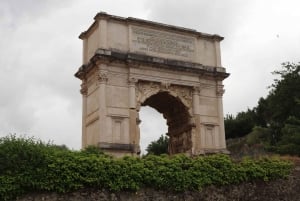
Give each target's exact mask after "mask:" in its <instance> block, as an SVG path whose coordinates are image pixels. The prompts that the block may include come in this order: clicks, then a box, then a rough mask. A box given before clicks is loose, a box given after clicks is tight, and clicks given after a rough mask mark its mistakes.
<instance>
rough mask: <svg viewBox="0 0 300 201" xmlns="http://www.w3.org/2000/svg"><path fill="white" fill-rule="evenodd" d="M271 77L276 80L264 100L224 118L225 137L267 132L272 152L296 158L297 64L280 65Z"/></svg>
mask: <svg viewBox="0 0 300 201" xmlns="http://www.w3.org/2000/svg"><path fill="white" fill-rule="evenodd" d="M273 74H274V75H276V76H279V77H278V78H276V79H274V83H273V84H272V85H271V86H270V91H269V94H268V95H267V97H266V98H260V99H259V101H258V105H257V106H256V107H254V108H253V109H248V111H246V112H239V113H238V114H237V116H236V117H233V116H232V115H228V116H227V117H226V118H225V131H226V137H227V138H235V137H241V136H244V135H246V134H248V133H249V131H250V130H253V128H254V127H255V126H259V127H262V128H268V132H269V131H270V134H268V136H269V144H270V145H271V146H270V148H271V149H272V150H274V151H276V152H279V153H286V154H298V155H299V153H300V151H299V147H300V142H299V140H300V136H299V135H300V134H299V132H300V131H299V121H300V63H298V64H294V63H289V62H288V63H283V64H282V69H281V70H278V71H274V72H273ZM262 130H264V129H262ZM257 132H260V131H259V130H256V133H257ZM260 134H262V133H257V135H258V136H260Z"/></svg>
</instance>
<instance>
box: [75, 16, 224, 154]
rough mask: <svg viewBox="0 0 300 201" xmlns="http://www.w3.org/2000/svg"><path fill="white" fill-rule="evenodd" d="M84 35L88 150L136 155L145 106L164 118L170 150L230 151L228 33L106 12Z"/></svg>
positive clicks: (81, 71) (84, 133) (78, 74)
mask: <svg viewBox="0 0 300 201" xmlns="http://www.w3.org/2000/svg"><path fill="white" fill-rule="evenodd" d="M79 38H80V39H82V40H83V65H82V66H81V67H80V68H79V69H78V71H77V72H76V74H75V76H76V77H77V78H79V79H80V80H82V84H81V90H80V92H81V94H82V99H83V101H82V102H83V105H82V107H83V109H82V147H83V148H84V147H86V146H88V145H96V146H98V147H100V148H101V149H102V150H104V151H105V152H107V153H110V154H113V155H116V156H122V155H125V154H126V155H128V154H132V155H136V154H139V153H140V147H139V143H140V130H139V123H140V120H139V110H140V108H141V106H146V105H148V106H150V107H153V108H155V109H156V110H157V111H158V112H160V113H162V114H163V117H164V118H165V119H166V120H167V125H168V133H167V135H168V136H169V153H170V154H176V153H186V154H188V155H199V154H205V153H217V152H226V144H225V132H224V120H223V103H222V95H223V93H224V89H223V84H222V81H223V80H224V79H225V78H226V77H228V75H229V74H228V73H226V71H225V68H223V67H222V65H221V56H220V41H222V40H223V37H221V36H218V35H210V34H204V33H201V32H197V31H196V30H192V29H186V28H182V27H177V26H171V25H166V24H161V23H156V22H151V21H146V20H141V19H136V18H130V17H129V18H123V17H119V16H113V15H109V14H106V13H103V12H101V13H98V14H97V15H96V16H95V18H94V23H93V24H92V25H91V26H90V27H89V28H88V30H87V31H85V32H83V33H81V34H80V36H79Z"/></svg>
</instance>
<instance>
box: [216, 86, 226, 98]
mask: <svg viewBox="0 0 300 201" xmlns="http://www.w3.org/2000/svg"><path fill="white" fill-rule="evenodd" d="M224 93H225V89H224V85H217V90H216V94H217V96H223V94H224Z"/></svg>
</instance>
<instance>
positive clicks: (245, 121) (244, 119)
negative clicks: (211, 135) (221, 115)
mask: <svg viewBox="0 0 300 201" xmlns="http://www.w3.org/2000/svg"><path fill="white" fill-rule="evenodd" d="M255 119H256V116H255V112H254V111H253V110H250V109H248V110H247V111H246V112H239V113H238V114H237V115H236V117H234V116H233V115H227V116H226V117H225V119H224V123H225V133H226V138H237V137H243V136H245V135H247V134H249V133H250V132H251V131H252V128H253V127H254V126H255V125H256V123H255Z"/></svg>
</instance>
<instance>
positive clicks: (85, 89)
mask: <svg viewBox="0 0 300 201" xmlns="http://www.w3.org/2000/svg"><path fill="white" fill-rule="evenodd" d="M80 93H81V94H82V136H81V140H82V141H81V148H85V147H86V145H87V139H86V138H87V136H86V123H85V121H86V116H87V94H88V87H87V84H86V80H85V79H83V80H82V84H81V89H80Z"/></svg>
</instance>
